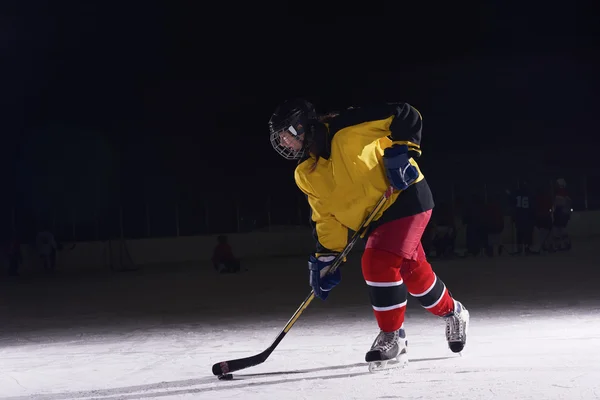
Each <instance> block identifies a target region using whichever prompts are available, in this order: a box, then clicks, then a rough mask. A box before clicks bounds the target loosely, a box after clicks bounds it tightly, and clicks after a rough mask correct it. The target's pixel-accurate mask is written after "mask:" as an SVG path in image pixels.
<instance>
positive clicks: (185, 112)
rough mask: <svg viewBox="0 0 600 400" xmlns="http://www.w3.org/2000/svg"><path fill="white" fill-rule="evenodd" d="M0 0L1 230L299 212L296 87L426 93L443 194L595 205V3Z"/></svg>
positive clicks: (116, 231)
mask: <svg viewBox="0 0 600 400" xmlns="http://www.w3.org/2000/svg"><path fill="white" fill-rule="evenodd" d="M2 7H3V9H2V13H1V17H0V18H1V19H0V29H1V31H0V46H1V54H2V60H0V77H1V78H0V79H1V84H2V88H1V90H0V101H1V113H2V114H1V115H2V118H1V119H0V124H1V126H0V129H1V131H2V146H0V163H1V164H0V167H1V171H2V174H3V175H4V177H3V179H2V196H0V225H1V226H2V229H0V230H1V231H2V234H3V236H6V235H10V234H11V233H12V232H13V229H14V230H15V231H16V232H18V233H19V235H21V236H22V239H23V240H25V241H27V240H29V239H31V238H32V237H33V234H34V232H35V229H38V228H39V227H40V224H50V225H51V226H52V227H53V228H54V229H55V231H56V233H57V234H58V235H59V237H61V238H62V239H63V240H71V239H78V240H89V239H96V238H102V237H110V236H113V237H115V236H119V235H121V234H124V235H125V236H128V237H143V236H173V235H177V234H181V235H184V234H202V233H214V232H231V231H236V230H244V229H245V228H244V224H245V223H246V222H240V221H242V220H243V218H244V216H247V218H246V219H247V220H250V222H249V223H248V224H249V226H251V227H256V226H259V225H261V226H262V225H264V224H265V223H267V222H265V218H267V217H266V216H265V215H267V212H266V210H270V214H269V215H270V218H271V220H270V221H269V222H268V223H271V224H292V223H293V224H297V223H304V222H305V220H306V205H305V204H304V202H303V199H302V197H301V196H300V193H299V191H298V190H297V189H296V188H295V185H294V182H293V176H292V171H293V168H294V166H295V165H294V163H293V162H291V163H290V162H286V161H285V160H283V159H281V158H280V157H279V156H278V155H277V154H276V153H275V152H274V151H272V149H271V147H270V144H269V141H268V130H267V121H268V119H269V117H270V114H271V112H272V111H273V110H274V108H275V107H276V106H277V104H278V103H280V102H281V101H283V100H284V99H286V98H290V97H295V96H302V97H305V98H307V99H309V100H311V101H312V102H313V103H315V104H316V105H317V108H318V110H319V111H327V110H330V109H338V108H343V107H347V106H350V105H361V104H366V103H372V102H382V101H407V102H410V103H411V104H413V105H414V106H416V107H417V108H418V109H419V110H420V111H421V112H422V114H423V116H424V121H425V125H424V126H425V130H424V136H423V148H424V156H423V158H422V161H421V164H422V166H423V168H424V170H425V172H426V174H427V176H428V179H429V180H430V182H431V184H432V187H433V189H434V192H435V195H436V198H441V197H445V196H446V197H447V196H448V195H449V193H450V192H451V191H454V192H455V191H458V192H460V193H467V192H469V191H473V190H477V191H480V190H488V191H489V190H490V188H494V190H496V191H498V190H500V189H502V188H505V187H510V186H514V185H515V184H516V182H517V179H518V178H519V177H521V176H527V177H529V178H530V179H533V180H536V181H537V182H538V183H539V184H540V185H546V184H547V185H550V182H551V181H552V180H554V179H556V178H557V177H565V178H566V179H567V182H568V183H569V188H570V190H571V192H572V195H573V197H574V198H575V201H576V204H578V205H579V206H580V207H579V209H581V208H584V202H583V200H582V199H583V197H584V196H585V197H589V200H590V201H589V202H586V203H585V205H587V206H589V207H590V208H593V207H595V206H596V203H598V204H597V205H598V206H600V193H598V194H597V195H596V193H597V192H598V190H597V189H596V188H597V187H598V186H599V185H600V171H599V167H598V164H599V163H598V162H597V161H595V160H596V148H597V147H598V146H597V140H596V134H597V132H598V128H597V126H598V117H597V110H598V109H599V106H600V104H599V103H600V102H599V101H598V96H597V95H596V94H597V93H598V90H599V89H600V85H599V81H600V79H599V78H598V73H597V71H598V70H599V69H598V67H599V63H598V56H597V50H596V46H597V42H596V32H595V28H594V23H593V18H594V17H593V16H594V11H593V8H592V7H591V2H590V3H583V2H580V3H575V2H573V3H564V2H561V3H558V2H556V3H553V2H543V3H542V2H527V3H522V2H500V1H492V2H484V3H475V2H462V3H461V2H454V3H445V4H436V3H427V4H425V3H419V4H418V5H414V4H405V2H401V3H399V2H389V3H381V4H367V3H364V2H361V3H356V4H352V3H349V2H346V3H340V4H335V5H334V4H329V5H327V6H324V5H322V4H316V3H314V4H311V3H307V2H298V3H292V2H289V3H285V2H282V3H277V4H270V3H264V4H260V3H247V4H237V3H207V2H166V1H165V2H162V3H159V2H143V3H142V2H119V3H116V2H115V3H112V2H42V1H29V2H18V3H16V2H15V3H10V2H7V3H6V4H3V6H2ZM457 171H458V172H457ZM596 182H597V184H596ZM584 188H585V190H584ZM577 202H579V203H577ZM257 215H259V217H257ZM257 219H260V220H261V221H262V222H256V220H257ZM175 221H177V222H175ZM253 221H254V222H253ZM248 229H250V228H248Z"/></svg>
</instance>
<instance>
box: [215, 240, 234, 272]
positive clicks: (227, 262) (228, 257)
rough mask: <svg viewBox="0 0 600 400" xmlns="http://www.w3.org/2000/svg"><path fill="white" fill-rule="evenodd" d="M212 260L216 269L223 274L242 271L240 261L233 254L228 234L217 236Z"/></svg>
mask: <svg viewBox="0 0 600 400" xmlns="http://www.w3.org/2000/svg"><path fill="white" fill-rule="evenodd" d="M212 262H213V266H214V268H215V270H216V271H217V272H219V273H221V274H227V273H235V272H240V261H239V260H238V259H237V258H235V257H234V256H233V251H232V249H231V246H230V245H229V240H228V238H227V236H225V235H220V236H218V237H217V245H216V246H215V249H214V251H213V256H212Z"/></svg>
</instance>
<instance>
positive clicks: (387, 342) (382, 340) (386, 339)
mask: <svg viewBox="0 0 600 400" xmlns="http://www.w3.org/2000/svg"><path fill="white" fill-rule="evenodd" d="M398 337H399V331H394V332H384V331H380V332H379V335H377V337H376V338H375V341H374V342H373V346H371V350H380V351H382V352H385V351H388V350H390V349H391V348H392V347H394V345H395V344H396V343H397V342H398Z"/></svg>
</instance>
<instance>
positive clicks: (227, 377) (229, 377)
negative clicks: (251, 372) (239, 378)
mask: <svg viewBox="0 0 600 400" xmlns="http://www.w3.org/2000/svg"><path fill="white" fill-rule="evenodd" d="M232 379H233V374H225V375H219V380H221V381H230V380H232Z"/></svg>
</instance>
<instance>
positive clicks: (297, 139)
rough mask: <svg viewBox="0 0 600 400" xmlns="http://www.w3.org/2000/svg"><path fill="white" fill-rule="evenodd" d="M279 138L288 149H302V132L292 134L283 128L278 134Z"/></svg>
mask: <svg viewBox="0 0 600 400" xmlns="http://www.w3.org/2000/svg"><path fill="white" fill-rule="evenodd" d="M279 140H280V142H281V145H282V146H285V147H287V148H288V149H290V150H293V151H300V150H302V143H303V141H304V133H301V134H299V135H294V134H293V133H292V132H290V131H289V130H285V131H282V132H281V133H280V134H279Z"/></svg>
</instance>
